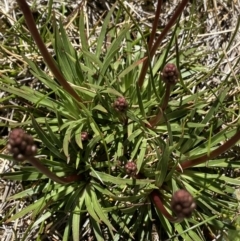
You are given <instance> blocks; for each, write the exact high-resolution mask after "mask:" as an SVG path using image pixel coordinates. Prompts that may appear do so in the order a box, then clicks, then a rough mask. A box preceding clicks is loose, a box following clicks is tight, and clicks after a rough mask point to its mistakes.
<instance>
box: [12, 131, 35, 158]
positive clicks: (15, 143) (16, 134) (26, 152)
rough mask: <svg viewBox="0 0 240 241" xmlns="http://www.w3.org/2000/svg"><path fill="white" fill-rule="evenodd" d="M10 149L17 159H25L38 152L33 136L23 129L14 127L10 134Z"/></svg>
mask: <svg viewBox="0 0 240 241" xmlns="http://www.w3.org/2000/svg"><path fill="white" fill-rule="evenodd" d="M8 150H9V152H11V153H12V154H13V158H14V159H15V160H16V161H24V160H26V159H28V158H30V157H33V156H35V155H36V153H37V147H36V145H35V144H34V141H33V138H32V136H30V135H28V134H26V133H25V132H24V130H22V129H14V130H13V131H12V132H11V133H10V135H9V141H8Z"/></svg>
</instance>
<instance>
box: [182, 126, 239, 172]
mask: <svg viewBox="0 0 240 241" xmlns="http://www.w3.org/2000/svg"><path fill="white" fill-rule="evenodd" d="M239 140H240V131H237V133H236V134H235V135H234V136H232V137H231V138H230V139H229V140H228V141H226V142H225V143H224V144H223V145H221V146H219V147H218V148H217V149H215V150H214V151H212V152H211V153H210V154H208V153H207V154H205V155H204V156H201V157H198V158H195V159H192V160H188V161H184V162H182V163H180V165H181V167H177V170H178V171H180V170H181V169H182V170H184V169H187V168H190V167H193V166H196V165H199V164H201V163H203V162H206V161H208V160H210V159H213V158H215V157H217V156H219V155H220V154H222V153H224V152H226V151H227V150H228V149H230V148H231V147H232V146H234V145H235V144H236V143H237V142H238V141H239Z"/></svg>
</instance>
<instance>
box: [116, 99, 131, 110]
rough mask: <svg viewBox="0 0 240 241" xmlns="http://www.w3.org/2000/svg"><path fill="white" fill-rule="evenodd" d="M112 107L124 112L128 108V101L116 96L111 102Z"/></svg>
mask: <svg viewBox="0 0 240 241" xmlns="http://www.w3.org/2000/svg"><path fill="white" fill-rule="evenodd" d="M113 108H114V109H115V110H116V111H118V112H125V111H126V110H127V108H128V102H127V101H126V99H125V98H124V97H118V98H117V99H116V100H115V101H114V103H113Z"/></svg>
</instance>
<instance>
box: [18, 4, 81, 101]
mask: <svg viewBox="0 0 240 241" xmlns="http://www.w3.org/2000/svg"><path fill="white" fill-rule="evenodd" d="M17 2H18V5H19V7H20V8H21V10H22V12H23V15H24V18H25V21H26V24H27V26H28V29H29V32H30V33H31V35H32V37H33V39H34V40H35V42H36V44H37V46H38V49H39V51H40V52H41V54H42V56H43V59H44V61H45V62H46V64H47V66H48V68H49V69H50V70H51V71H52V73H53V75H54V76H55V78H56V79H57V80H58V82H59V83H60V84H61V85H62V87H63V88H64V89H65V90H66V91H67V92H68V93H69V94H70V95H71V96H72V97H74V98H75V99H76V100H77V101H78V102H82V99H81V98H80V97H79V95H78V94H77V93H76V92H75V91H74V89H73V88H72V87H71V86H70V85H69V84H68V82H67V80H66V79H65V78H64V76H63V75H62V73H61V72H60V70H59V69H58V67H57V66H56V64H55V62H54V59H53V57H52V56H51V55H50V54H49V52H48V50H47V48H46V46H45V45H44V43H43V41H42V38H41V36H40V34H39V32H38V30H37V27H36V24H35V21H34V18H33V16H32V12H31V10H30V8H29V6H28V4H27V3H26V1H25V0H17Z"/></svg>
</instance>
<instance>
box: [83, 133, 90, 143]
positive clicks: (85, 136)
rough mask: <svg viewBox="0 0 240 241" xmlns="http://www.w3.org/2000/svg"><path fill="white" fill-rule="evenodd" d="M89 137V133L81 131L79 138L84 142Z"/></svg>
mask: <svg viewBox="0 0 240 241" xmlns="http://www.w3.org/2000/svg"><path fill="white" fill-rule="evenodd" d="M89 139H90V136H89V133H88V132H87V131H83V132H82V133H81V140H82V142H86V141H88V140H89Z"/></svg>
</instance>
